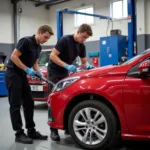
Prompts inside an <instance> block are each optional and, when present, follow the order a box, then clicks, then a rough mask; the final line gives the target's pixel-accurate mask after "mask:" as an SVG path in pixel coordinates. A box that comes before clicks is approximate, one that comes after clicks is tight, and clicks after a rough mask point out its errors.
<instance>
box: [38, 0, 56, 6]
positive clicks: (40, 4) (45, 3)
mask: <svg viewBox="0 0 150 150" xmlns="http://www.w3.org/2000/svg"><path fill="white" fill-rule="evenodd" d="M54 1H58V0H49V1H45V2H39V3H37V4H35V7H39V6H42V5H47V4H50V3H51V2H54Z"/></svg>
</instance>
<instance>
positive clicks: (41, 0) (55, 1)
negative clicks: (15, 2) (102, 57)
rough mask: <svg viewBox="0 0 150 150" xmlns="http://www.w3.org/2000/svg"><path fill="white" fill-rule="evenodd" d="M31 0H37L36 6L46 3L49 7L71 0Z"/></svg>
mask: <svg viewBox="0 0 150 150" xmlns="http://www.w3.org/2000/svg"><path fill="white" fill-rule="evenodd" d="M30 1H33V2H35V6H36V7H39V6H43V5H45V6H46V7H49V6H51V5H56V4H59V3H63V2H67V1H70V0H30Z"/></svg>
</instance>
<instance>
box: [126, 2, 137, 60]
mask: <svg viewBox="0 0 150 150" xmlns="http://www.w3.org/2000/svg"><path fill="white" fill-rule="evenodd" d="M135 1H136V0H128V59H130V58H132V57H133V56H135V55H136V54H137V31H136V2H135Z"/></svg>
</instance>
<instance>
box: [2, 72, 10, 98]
mask: <svg viewBox="0 0 150 150" xmlns="http://www.w3.org/2000/svg"><path fill="white" fill-rule="evenodd" d="M4 75H5V71H0V96H7V95H8V91H7V88H6V86H5V79H4Z"/></svg>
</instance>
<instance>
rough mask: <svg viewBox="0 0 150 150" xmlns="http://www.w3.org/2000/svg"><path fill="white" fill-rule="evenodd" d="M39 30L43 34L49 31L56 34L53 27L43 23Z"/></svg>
mask: <svg viewBox="0 0 150 150" xmlns="http://www.w3.org/2000/svg"><path fill="white" fill-rule="evenodd" d="M38 32H41V33H42V34H43V33H45V32H49V34H50V35H54V32H53V30H52V28H51V27H50V26H48V25H42V26H40V27H39V29H38Z"/></svg>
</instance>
